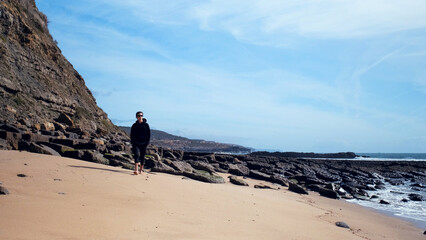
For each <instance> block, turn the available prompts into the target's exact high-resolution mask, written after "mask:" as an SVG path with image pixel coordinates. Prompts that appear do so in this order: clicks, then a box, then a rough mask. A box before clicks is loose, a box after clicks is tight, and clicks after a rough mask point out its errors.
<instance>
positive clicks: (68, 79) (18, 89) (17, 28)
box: [0, 0, 119, 134]
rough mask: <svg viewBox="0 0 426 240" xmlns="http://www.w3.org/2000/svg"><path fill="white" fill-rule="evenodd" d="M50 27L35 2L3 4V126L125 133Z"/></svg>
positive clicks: (0, 23) (0, 84) (0, 45)
mask: <svg viewBox="0 0 426 240" xmlns="http://www.w3.org/2000/svg"><path fill="white" fill-rule="evenodd" d="M47 24H48V21H47V17H46V16H45V15H44V14H43V13H41V12H39V11H38V9H37V7H36V5H35V1H34V0H3V1H1V2H0V105H1V108H0V120H2V121H5V122H10V123H17V122H19V123H20V124H21V125H23V126H25V127H28V128H34V129H37V130H45V131H52V130H55V129H56V128H60V124H61V123H63V124H66V125H69V126H70V128H74V130H76V131H86V132H88V133H89V134H99V133H110V132H111V131H119V129H118V128H117V127H115V126H114V125H113V124H112V123H111V121H110V120H109V119H108V116H107V115H106V113H105V112H103V111H102V109H100V108H99V107H98V106H97V105H96V101H95V99H94V97H93V95H92V93H91V92H90V90H89V89H88V88H87V87H86V85H85V82H84V80H83V78H82V77H81V75H80V74H79V73H78V72H77V71H76V70H75V69H74V68H73V66H72V65H71V64H70V63H69V62H68V61H67V60H66V59H65V57H64V56H63V55H62V53H61V50H60V49H59V48H58V46H57V45H56V42H55V41H54V40H53V38H52V36H51V35H50V34H49V30H48V28H47ZM64 114H65V115H64ZM54 119H55V120H54ZM5 130H6V131H8V132H12V131H11V129H5Z"/></svg>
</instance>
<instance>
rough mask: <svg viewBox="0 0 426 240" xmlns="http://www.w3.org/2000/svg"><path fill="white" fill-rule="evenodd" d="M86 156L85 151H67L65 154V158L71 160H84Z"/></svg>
mask: <svg viewBox="0 0 426 240" xmlns="http://www.w3.org/2000/svg"><path fill="white" fill-rule="evenodd" d="M83 155H84V151H83V150H67V151H65V152H63V154H62V156H63V157H69V158H76V159H82V157H83Z"/></svg>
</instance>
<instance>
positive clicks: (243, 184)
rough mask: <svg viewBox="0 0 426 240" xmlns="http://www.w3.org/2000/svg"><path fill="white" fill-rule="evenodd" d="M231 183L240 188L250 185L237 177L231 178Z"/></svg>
mask: <svg viewBox="0 0 426 240" xmlns="http://www.w3.org/2000/svg"><path fill="white" fill-rule="evenodd" d="M228 178H229V181H230V182H231V183H233V184H235V185H240V186H248V183H246V182H245V181H244V180H242V179H240V178H237V177H236V176H232V175H231V176H229V177H228Z"/></svg>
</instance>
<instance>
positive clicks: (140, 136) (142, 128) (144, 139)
mask: <svg viewBox="0 0 426 240" xmlns="http://www.w3.org/2000/svg"><path fill="white" fill-rule="evenodd" d="M136 119H137V120H136V122H135V123H133V125H132V128H131V130H130V140H131V142H132V150H133V154H134V155H135V156H134V157H135V172H134V174H135V175H138V166H139V174H142V170H143V165H144V163H145V154H146V147H147V146H148V144H149V140H150V139H151V129H150V128H149V125H148V123H147V122H146V119H145V118H143V112H141V111H139V112H137V113H136Z"/></svg>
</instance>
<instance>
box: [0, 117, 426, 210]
mask: <svg viewBox="0 0 426 240" xmlns="http://www.w3.org/2000/svg"><path fill="white" fill-rule="evenodd" d="M0 149H10V150H12V149H13V150H23V151H30V152H36V153H42V154H49V155H57V156H63V157H70V158H76V159H80V160H85V161H90V162H96V163H101V164H106V165H112V166H121V167H124V168H127V169H132V168H133V158H132V153H131V145H130V141H129V137H128V136H127V134H125V133H124V132H121V131H117V132H116V133H113V134H108V135H98V134H96V133H88V132H86V131H84V130H82V129H81V128H79V127H77V126H75V125H74V123H73V121H72V119H71V118H69V117H68V116H67V115H65V114H61V115H60V117H58V118H57V119H55V120H54V121H52V122H44V123H40V124H34V125H30V124H28V123H27V122H26V121H25V120H20V121H18V122H17V123H14V124H11V123H6V122H3V123H0ZM296 154H299V155H298V156H300V157H293V156H295V155H296ZM309 156H311V158H310V157H309ZM337 156H340V157H343V158H352V156H355V154H353V153H337V154H328V155H327V156H325V155H321V154H314V153H308V154H306V153H278V152H277V153H268V152H254V153H250V154H244V155H241V154H238V155H237V154H235V155H233V154H217V153H200V152H188V151H183V150H172V149H167V148H162V147H157V146H153V145H150V146H149V149H148V155H147V156H146V158H147V161H146V168H150V169H151V171H153V172H164V173H169V174H176V175H183V176H186V177H188V178H191V179H195V180H199V181H204V182H209V183H224V182H225V179H223V178H222V177H220V176H219V175H217V174H216V173H217V172H221V173H229V174H231V175H232V176H231V178H230V181H231V182H232V183H235V184H239V185H246V183H245V182H244V178H253V179H259V180H264V181H267V182H270V183H271V186H268V188H275V189H276V188H281V187H288V189H289V190H290V191H293V192H297V193H300V194H309V191H314V192H318V193H319V194H320V195H322V196H324V197H329V198H335V199H340V198H344V199H352V198H356V199H361V200H369V199H370V198H372V197H375V198H376V197H378V196H374V195H372V196H370V194H369V193H368V192H367V191H374V190H377V189H382V188H384V185H385V183H389V184H392V185H399V184H403V182H404V181H409V182H411V183H412V188H414V189H418V190H421V191H424V190H425V188H426V187H425V186H426V162H425V161H358V160H339V159H337V158H336V157H337ZM312 157H323V158H333V157H334V158H333V159H315V158H312ZM382 200H383V203H384V204H385V203H386V199H382ZM424 200H425V199H423V197H422V196H421V195H420V194H410V195H407V196H404V197H403V199H402V201H424Z"/></svg>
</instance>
